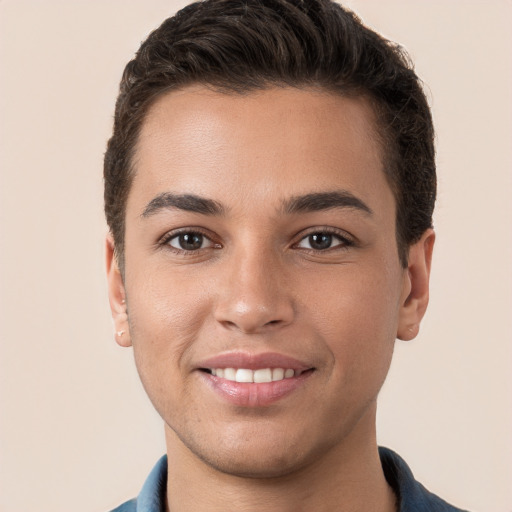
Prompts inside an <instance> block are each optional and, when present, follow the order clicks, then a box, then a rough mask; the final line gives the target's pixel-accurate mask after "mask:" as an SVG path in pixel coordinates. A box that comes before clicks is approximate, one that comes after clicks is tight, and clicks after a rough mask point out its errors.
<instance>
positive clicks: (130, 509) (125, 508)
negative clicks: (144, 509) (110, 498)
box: [110, 498, 137, 512]
mask: <svg viewBox="0 0 512 512" xmlns="http://www.w3.org/2000/svg"><path fill="white" fill-rule="evenodd" d="M136 510H137V500H136V499H135V498H134V499H133V500H129V501H126V502H125V503H123V504H122V505H119V506H118V507H116V508H115V509H114V510H111V511H110V512H136Z"/></svg>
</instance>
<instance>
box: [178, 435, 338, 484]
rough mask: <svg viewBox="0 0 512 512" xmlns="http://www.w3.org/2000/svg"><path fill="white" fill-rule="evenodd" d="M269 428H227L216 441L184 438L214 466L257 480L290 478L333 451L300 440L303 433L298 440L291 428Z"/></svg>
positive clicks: (209, 464) (194, 452) (196, 454)
mask: <svg viewBox="0 0 512 512" xmlns="http://www.w3.org/2000/svg"><path fill="white" fill-rule="evenodd" d="M251 430H252V429H251ZM265 430H266V429H262V428H260V429H258V430H257V431H249V432H243V433H242V432H240V431H239V430H238V431H237V429H232V430H230V429H226V430H225V431H224V432H223V435H222V437H221V438H218V439H217V441H216V442H212V441H210V442H197V441H198V439H197V438H193V439H191V438H188V439H187V437H186V436H180V439H181V442H182V443H183V445H184V446H185V447H186V448H187V449H188V450H187V451H188V452H189V453H191V454H193V455H194V456H195V457H197V458H198V459H200V460H201V461H202V462H204V463H205V464H206V465H207V466H208V467H210V468H211V469H213V470H215V471H219V472H221V473H224V474H226V475H231V476H238V477H242V478H254V479H270V478H283V477H286V476H288V475H291V474H293V473H296V472H297V471H300V470H302V469H304V468H305V467H307V466H309V465H310V464H312V463H313V462H314V461H315V460H317V459H318V458H321V456H322V454H324V453H325V452H326V451H328V450H329V446H314V445H312V446H311V445H310V446H308V444H309V443H307V442H304V439H297V437H298V438H300V437H301V436H295V437H296V438H295V439H294V436H293V433H292V432H290V431H289V430H288V431H287V432H283V431H281V434H282V435H279V431H278V433H277V435H276V432H275V430H274V435H264V434H263V433H264V432H265ZM270 432H272V430H271V431H270ZM308 437H309V436H308ZM203 439H204V438H203ZM309 439H311V437H309ZM326 444H327V443H326ZM297 447H300V448H297Z"/></svg>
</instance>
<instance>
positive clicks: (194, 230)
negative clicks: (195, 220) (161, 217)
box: [157, 226, 221, 253]
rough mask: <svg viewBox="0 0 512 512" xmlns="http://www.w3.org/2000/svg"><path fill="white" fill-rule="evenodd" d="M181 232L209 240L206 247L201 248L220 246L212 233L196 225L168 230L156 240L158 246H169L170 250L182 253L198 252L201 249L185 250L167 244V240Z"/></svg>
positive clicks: (181, 233)
mask: <svg viewBox="0 0 512 512" xmlns="http://www.w3.org/2000/svg"><path fill="white" fill-rule="evenodd" d="M183 234H199V235H201V236H203V237H204V238H206V239H207V240H209V242H210V245H209V246H208V247H202V248H201V249H210V248H212V247H220V245H221V244H220V243H218V242H215V237H214V236H213V235H212V233H211V232H210V231H208V230H206V229H204V228H201V227H198V226H187V227H183V228H176V229H172V230H170V231H168V232H167V233H165V235H163V236H162V237H160V238H159V240H158V241H157V245H158V246H160V247H170V248H171V249H172V250H174V251H177V252H183V253H192V252H199V251H200V250H201V249H197V250H195V251H187V250H186V249H180V248H178V247H174V246H172V245H170V244H169V242H170V241H171V240H172V239H173V238H176V237H178V236H180V235H183Z"/></svg>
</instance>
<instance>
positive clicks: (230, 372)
mask: <svg viewBox="0 0 512 512" xmlns="http://www.w3.org/2000/svg"><path fill="white" fill-rule="evenodd" d="M217 371H218V370H217ZM224 378H225V379H227V380H236V370H235V369H234V368H225V369H224Z"/></svg>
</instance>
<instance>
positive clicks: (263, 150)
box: [128, 86, 390, 206]
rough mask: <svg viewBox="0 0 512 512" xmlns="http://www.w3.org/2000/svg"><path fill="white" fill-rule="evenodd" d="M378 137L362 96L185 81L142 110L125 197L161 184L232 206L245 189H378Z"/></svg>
mask: <svg viewBox="0 0 512 512" xmlns="http://www.w3.org/2000/svg"><path fill="white" fill-rule="evenodd" d="M378 141H379V138H378V135H377V129H376V122H375V116H374V112H373V110H372V108H371V106H370V104H369V102H367V101H366V100H365V99H364V98H348V97H342V96H340V95H337V94H333V93H329V92H326V91H322V90H316V89H295V88H272V89H267V90H258V91H254V92H250V93H247V94H226V93H221V92H216V91H212V90H209V89H206V88H205V87H202V86H191V87H187V88H185V89H183V90H180V91H173V92H171V93H168V94H166V95H164V96H162V97H161V98H159V99H158V100H157V101H156V102H155V104H154V105H153V106H152V107H151V109H150V110H149V112H148V114H147V116H146V119H145V121H144V123H143V125H142V129H141V133H140V136H139V140H138V144H137V148H136V154H135V158H134V164H135V165H134V168H135V178H134V181H133V185H132V191H131V193H130V197H129V200H128V203H129V204H130V201H131V200H132V199H137V198H138V199H140V201H143V200H146V201H149V200H150V199H151V198H152V196H154V195H156V194H158V193H161V192H165V191H172V192H177V193H193V194H197V195H202V196H206V197H212V196H213V197H212V198H214V199H215V200H218V201H219V202H222V203H225V204H228V205H229V204H234V203H236V202H237V201H238V203H239V206H240V205H242V204H245V203H244V201H245V200H246V199H247V198H248V197H251V198H254V199H256V198H257V199H258V200H259V201H260V203H261V202H263V203H271V202H275V201H278V200H280V199H284V198H285V196H291V195H300V194H305V193H311V192H315V191H319V192H324V191H328V190H333V189H344V190H345V189H347V190H350V191H356V192H358V194H359V195H363V196H365V195H372V194H373V195H376V196H378V195H379V194H380V195H382V190H383V187H384V188H385V189H386V190H385V195H386V194H387V195H389V194H390V190H389V187H388V186H387V183H386V180H385V177H384V173H383V169H382V160H383V159H382V155H381V147H380V144H379V142H378ZM132 202H133V201H132ZM129 204H128V206H129ZM269 206H270V204H269Z"/></svg>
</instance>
